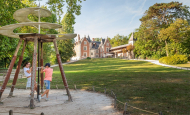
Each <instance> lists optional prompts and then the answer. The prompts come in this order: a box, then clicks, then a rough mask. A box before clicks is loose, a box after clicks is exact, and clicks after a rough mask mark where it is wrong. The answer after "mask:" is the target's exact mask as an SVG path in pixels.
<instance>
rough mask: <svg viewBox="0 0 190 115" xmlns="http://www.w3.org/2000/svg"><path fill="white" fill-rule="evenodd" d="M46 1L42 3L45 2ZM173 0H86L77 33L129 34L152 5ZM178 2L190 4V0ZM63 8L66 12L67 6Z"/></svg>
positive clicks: (77, 20) (100, 35)
mask: <svg viewBox="0 0 190 115" xmlns="http://www.w3.org/2000/svg"><path fill="white" fill-rule="evenodd" d="M46 1H47V0H42V1H41V2H40V3H41V4H45V2H46ZM171 1H173V0H86V1H83V2H82V4H81V5H82V9H81V15H79V16H76V24H75V25H74V29H75V33H77V34H80V36H81V37H84V36H85V35H86V36H88V35H89V36H90V38H101V37H102V38H107V37H111V38H113V37H114V36H115V35H117V34H120V35H124V36H128V35H129V34H130V33H131V32H134V31H135V29H136V28H138V27H139V26H140V24H141V22H140V21H139V19H140V18H141V17H142V16H143V14H144V12H145V11H146V10H148V8H149V7H150V6H152V5H154V4H155V3H168V2H171ZM178 2H181V3H183V5H187V6H190V0H178ZM63 10H64V12H65V13H66V6H65V7H64V9H63ZM63 16H64V15H63ZM63 16H62V17H63Z"/></svg>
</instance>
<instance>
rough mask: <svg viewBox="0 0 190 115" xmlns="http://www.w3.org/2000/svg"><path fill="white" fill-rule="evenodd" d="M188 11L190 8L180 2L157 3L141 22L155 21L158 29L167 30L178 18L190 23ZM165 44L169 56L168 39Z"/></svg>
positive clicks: (150, 8)
mask: <svg viewBox="0 0 190 115" xmlns="http://www.w3.org/2000/svg"><path fill="white" fill-rule="evenodd" d="M188 9H189V7H187V6H183V5H182V3H179V2H170V3H156V4H154V5H153V6H151V7H149V9H148V10H147V11H146V12H145V14H144V16H143V17H142V18H141V19H140V21H141V22H146V21H149V20H155V21H156V27H157V28H158V29H161V28H167V27H168V26H169V25H170V24H171V23H173V22H174V21H175V20H176V19H177V18H182V19H186V20H187V21H188V22H190V12H189V10H188ZM164 42H165V46H166V54H167V56H168V55H169V54H168V48H167V47H168V46H167V45H168V41H167V39H165V40H164Z"/></svg>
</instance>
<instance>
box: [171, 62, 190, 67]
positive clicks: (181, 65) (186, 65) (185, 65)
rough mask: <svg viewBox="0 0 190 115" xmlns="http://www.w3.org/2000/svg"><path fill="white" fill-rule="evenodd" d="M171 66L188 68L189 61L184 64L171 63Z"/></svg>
mask: <svg viewBox="0 0 190 115" xmlns="http://www.w3.org/2000/svg"><path fill="white" fill-rule="evenodd" d="M173 66H178V67H186V68H190V62H188V63H186V64H177V65H173Z"/></svg>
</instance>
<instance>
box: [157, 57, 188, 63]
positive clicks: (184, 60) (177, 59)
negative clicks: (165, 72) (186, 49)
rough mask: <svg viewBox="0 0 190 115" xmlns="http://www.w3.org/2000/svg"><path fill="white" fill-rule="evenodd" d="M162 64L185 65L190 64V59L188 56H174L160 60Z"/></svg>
mask: <svg viewBox="0 0 190 115" xmlns="http://www.w3.org/2000/svg"><path fill="white" fill-rule="evenodd" d="M159 62H160V63H164V64H171V65H174V64H185V63H187V62H188V58H187V56H186V55H173V56H168V57H162V58H160V59H159Z"/></svg>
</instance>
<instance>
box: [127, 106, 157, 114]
mask: <svg viewBox="0 0 190 115" xmlns="http://www.w3.org/2000/svg"><path fill="white" fill-rule="evenodd" d="M127 106H129V107H132V108H134V109H137V110H140V111H144V112H147V113H151V114H155V115H159V114H158V113H154V112H151V111H147V110H144V109H140V108H137V107H134V106H131V105H127Z"/></svg>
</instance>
